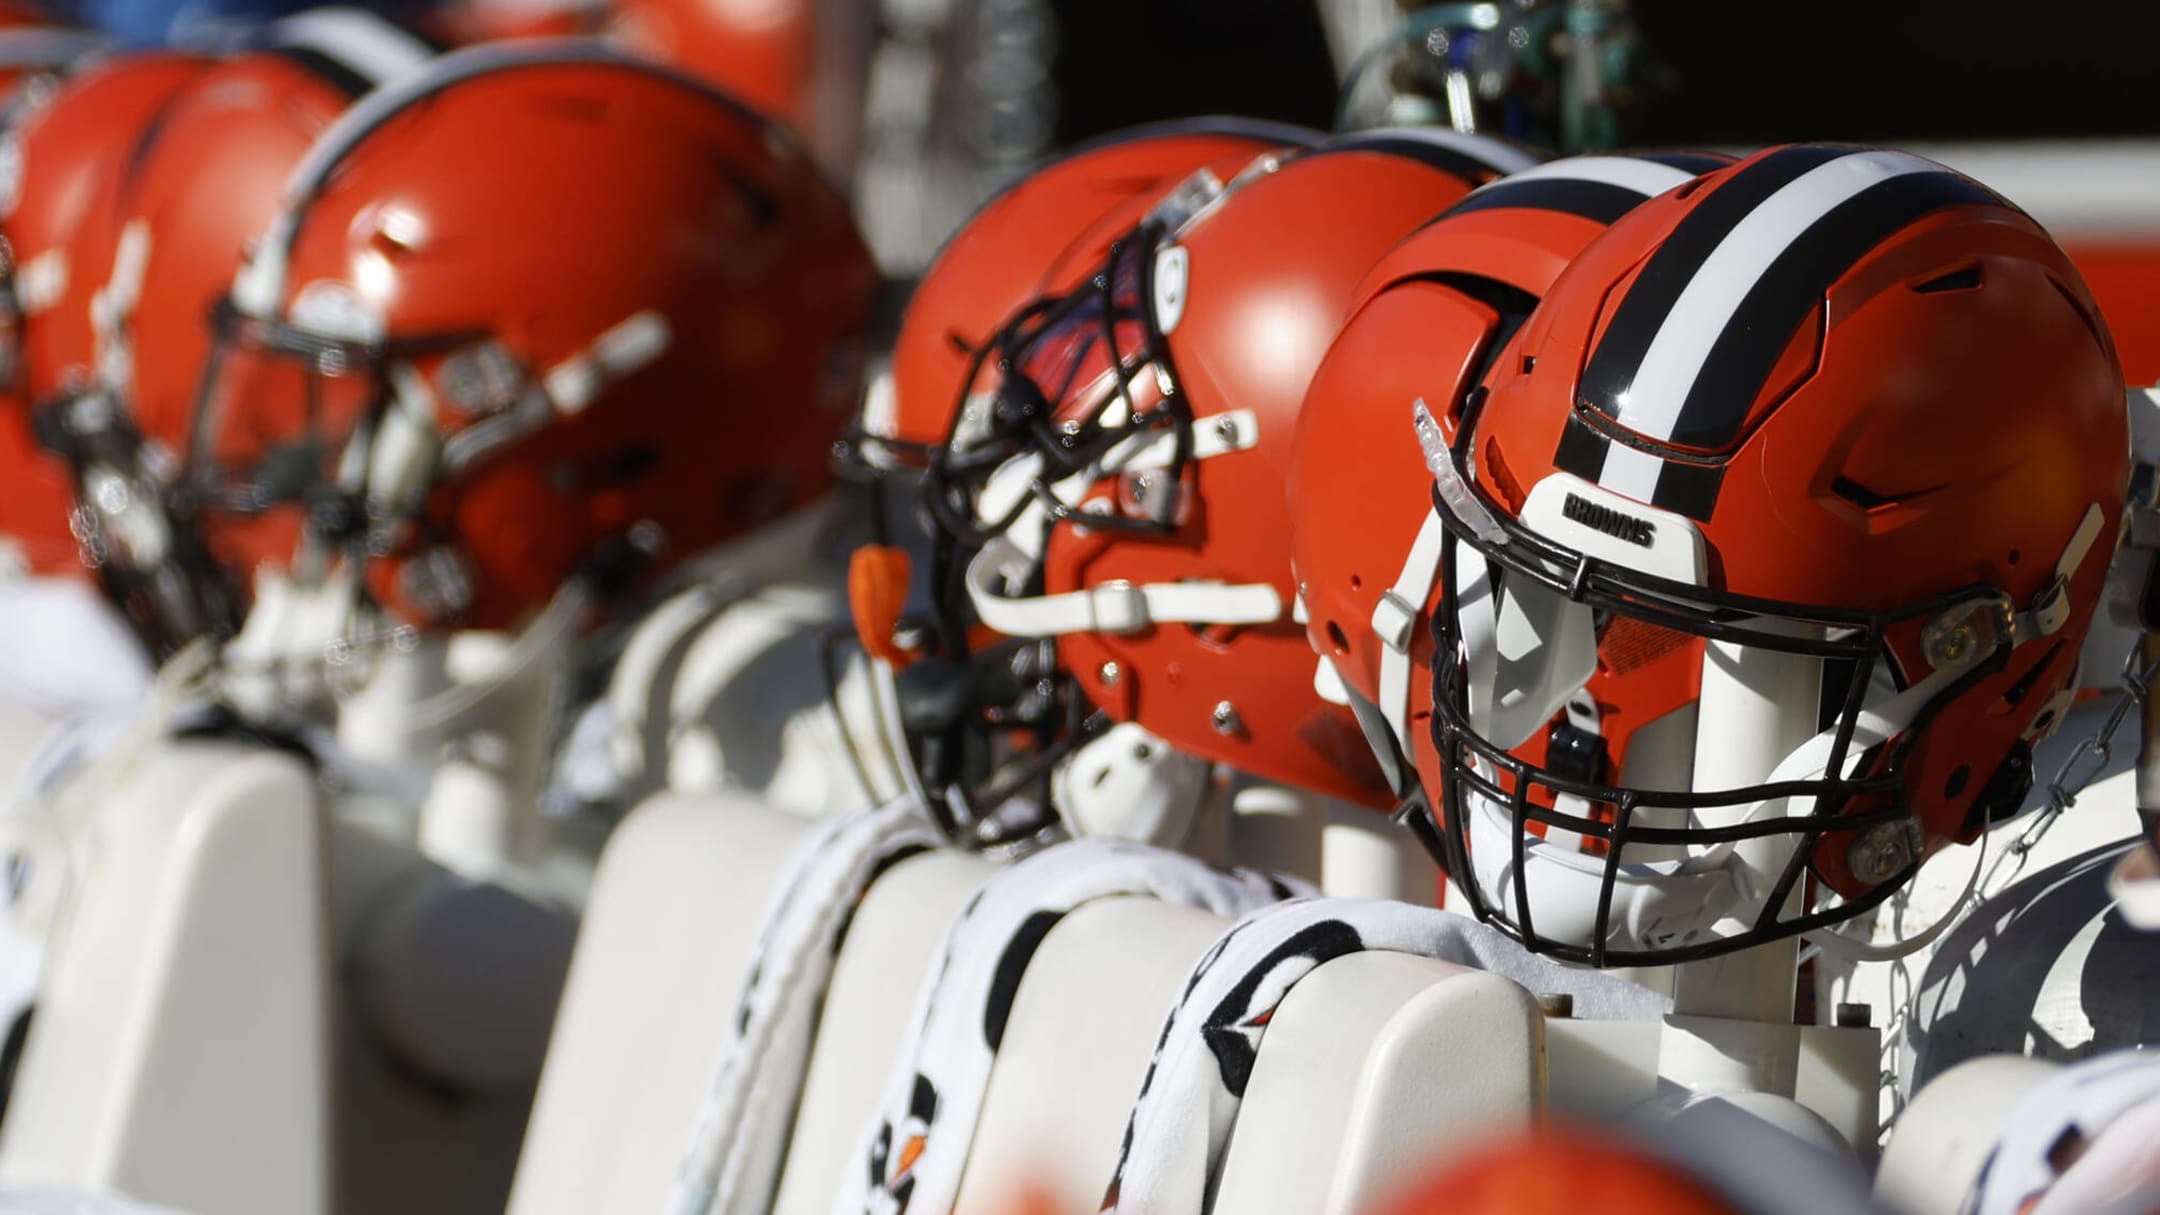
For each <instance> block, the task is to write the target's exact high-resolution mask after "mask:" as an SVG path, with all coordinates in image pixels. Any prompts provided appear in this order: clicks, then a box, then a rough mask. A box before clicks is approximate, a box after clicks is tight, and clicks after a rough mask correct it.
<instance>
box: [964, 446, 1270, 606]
mask: <svg viewBox="0 0 2160 1215" xmlns="http://www.w3.org/2000/svg"><path fill="white" fill-rule="evenodd" d="M1259 440H1260V425H1259V422H1258V420H1257V419H1256V418H1255V417H1254V416H1253V413H1252V411H1251V410H1249V409H1235V410H1230V411H1228V412H1225V413H1220V414H1215V415H1213V416H1211V417H1207V418H1201V419H1197V420H1196V421H1194V423H1193V440H1192V451H1191V457H1190V458H1192V459H1194V460H1211V459H1214V458H1216V457H1218V456H1224V455H1229V454H1231V453H1233V452H1240V451H1245V450H1247V449H1249V448H1251V447H1252V446H1253V445H1254V444H1256V443H1258V442H1259ZM1176 453H1177V438H1176V436H1175V435H1173V434H1171V433H1170V432H1168V431H1161V430H1152V431H1147V432H1144V433H1141V434H1135V435H1131V436H1128V437H1127V438H1125V439H1124V440H1122V441H1121V442H1119V443H1118V444H1116V445H1115V446H1113V447H1112V448H1111V449H1110V450H1109V451H1108V452H1107V453H1105V454H1104V455H1103V457H1102V459H1101V460H1099V461H1097V462H1096V463H1095V464H1093V465H1091V466H1089V467H1087V468H1085V469H1082V470H1081V471H1079V472H1077V473H1074V474H1072V475H1071V476H1069V477H1066V478H1064V479H1062V480H1060V481H1057V482H1055V483H1053V484H1052V485H1050V487H1049V489H1050V493H1051V494H1052V496H1054V497H1055V498H1056V499H1057V501H1058V502H1059V503H1061V504H1063V505H1064V506H1065V507H1066V508H1067V509H1068V510H1080V509H1083V505H1082V501H1083V499H1084V498H1085V497H1086V495H1087V494H1088V492H1089V491H1090V490H1091V489H1093V488H1094V486H1095V485H1096V484H1098V483H1099V482H1101V481H1102V480H1103V479H1104V478H1105V477H1115V476H1120V475H1122V474H1125V473H1132V472H1145V471H1149V470H1153V469H1166V468H1169V467H1170V465H1171V463H1172V461H1173V460H1174V459H1175V457H1176ZM1041 474H1042V457H1041V456H1039V455H1036V454H1033V453H1029V454H1027V455H1022V456H1016V457H1014V458H1013V459H1011V460H1008V461H1007V462H1006V463H1005V464H1004V465H1003V466H1001V467H1000V468H999V469H998V470H997V471H996V472H994V473H992V474H991V476H990V479H989V481H988V483H986V484H985V485H984V486H983V491H982V497H981V499H980V503H979V506H978V512H977V513H978V516H979V517H981V518H983V519H986V520H988V519H998V518H1002V517H1004V516H1005V515H1006V514H1007V513H1009V512H1010V511H1011V510H1012V508H1013V507H1014V506H1016V505H1018V504H1019V503H1020V502H1021V501H1022V500H1023V499H1024V498H1026V497H1027V496H1028V495H1029V494H1030V493H1032V492H1033V487H1034V486H1035V485H1036V484H1037V482H1038V481H1039V480H1040V477H1041ZM1106 505H1107V504H1106ZM1048 522H1049V515H1048V510H1047V507H1046V504H1044V503H1043V502H1041V501H1040V500H1036V501H1031V502H1028V503H1027V505H1026V506H1025V507H1024V508H1023V509H1022V510H1021V511H1020V513H1019V515H1018V516H1017V517H1016V518H1015V519H1014V521H1013V524H1012V526H1010V527H1008V528H1006V529H1005V531H1004V533H1003V534H1002V535H1000V536H999V537H998V538H997V539H995V540H993V541H991V542H990V543H989V544H987V545H985V546H984V547H983V550H982V551H981V552H979V553H977V554H976V555H975V558H974V559H973V560H972V561H970V562H969V563H968V570H967V580H966V583H967V590H968V598H969V600H970V601H971V602H972V603H973V604H974V606H975V613H976V616H977V617H978V618H979V619H980V620H981V621H982V623H983V624H984V625H986V626H988V627H989V628H991V629H994V630H996V631H997V632H999V633H1003V634H1004V635H1006V636H1008V637H1056V636H1061V635H1063V634H1067V633H1134V632H1138V631H1140V630H1142V629H1145V628H1148V627H1150V626H1152V625H1157V624H1224V625H1240V624H1267V623H1270V622H1272V621H1275V620H1279V619H1281V618H1282V614H1283V599H1282V594H1281V592H1279V591H1278V590H1276V588H1275V586H1274V585H1273V584H1272V583H1265V582H1247V583H1229V582H1200V581H1189V582H1148V583H1132V582H1125V581H1122V580H1120V581H1112V582H1106V583H1103V584H1102V585H1100V586H1093V587H1088V588H1086V589H1084V590H1077V591H1064V592H1060V593H1058V594H1051V595H1026V596H1020V595H1009V594H1007V593H1005V590H1004V588H1005V587H1008V586H1013V585H1020V584H1023V583H1024V582H1025V581H1027V579H1028V577H1029V576H1030V575H1031V574H1032V572H1033V571H1034V569H1035V567H1036V566H1037V565H1038V564H1039V563H1040V562H1041V560H1042V546H1043V544H1044V542H1045V540H1046V538H1047V537H1048V535H1049V528H1048V526H1046V525H1047V524H1048ZM1079 526H1084V525H1079Z"/></svg>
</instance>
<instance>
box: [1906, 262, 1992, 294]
mask: <svg viewBox="0 0 2160 1215" xmlns="http://www.w3.org/2000/svg"><path fill="white" fill-rule="evenodd" d="M1979 286H1980V267H1978V266H1959V267H1958V268H1957V269H1955V270H1950V271H1945V272H1944V273H1942V274H1938V275H1936V276H1935V277H1934V278H1931V279H1928V280H1927V281H1926V282H1921V283H1914V284H1913V288H1912V289H1913V294H1915V295H1939V294H1941V293H1943V292H1945V291H1971V290H1974V289H1976V288H1978V287H1979Z"/></svg>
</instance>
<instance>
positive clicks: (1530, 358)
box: [1522, 354, 1537, 375]
mask: <svg viewBox="0 0 2160 1215" xmlns="http://www.w3.org/2000/svg"><path fill="white" fill-rule="evenodd" d="M1535 370H1537V356H1536V355H1534V354H1526V355H1524V356H1523V357H1522V373H1523V374H1524V375H1529V374H1530V373H1531V372H1533V371H1535Z"/></svg>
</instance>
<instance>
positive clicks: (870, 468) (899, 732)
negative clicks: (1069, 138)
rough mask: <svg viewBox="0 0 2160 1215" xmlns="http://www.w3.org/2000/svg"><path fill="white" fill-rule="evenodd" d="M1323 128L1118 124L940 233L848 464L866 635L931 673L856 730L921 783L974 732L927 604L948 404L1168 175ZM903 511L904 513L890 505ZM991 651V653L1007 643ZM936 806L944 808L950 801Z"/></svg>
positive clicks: (937, 780) (871, 648)
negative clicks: (933, 504) (1021, 320)
mask: <svg viewBox="0 0 2160 1215" xmlns="http://www.w3.org/2000/svg"><path fill="white" fill-rule="evenodd" d="M1321 138H1322V136H1321V135H1320V134H1319V133H1318V132H1314V131H1308V130H1305V129H1303V128H1300V127H1290V126H1283V125H1279V124H1274V123H1261V122H1253V121H1249V120H1244V119H1221V118H1208V119H1198V120H1189V121H1181V122H1171V123H1161V124H1155V125H1150V126H1145V127H1138V128H1134V129H1132V130H1130V131H1123V132H1119V133H1118V134H1116V135H1113V136H1110V137H1107V138H1105V139H1103V140H1100V141H1097V142H1095V143H1092V144H1089V145H1086V146H1083V147H1081V148H1078V149H1075V150H1073V151H1072V152H1070V153H1068V154H1067V155H1066V156H1064V157H1063V158H1061V159H1059V160H1057V161H1055V162H1053V163H1051V164H1049V165H1047V166H1045V167H1044V168H1042V169H1039V170H1037V171H1036V172H1034V173H1033V174H1030V175H1029V176H1027V177H1026V178H1023V179H1021V180H1020V181H1019V182H1018V183H1016V184H1014V185H1013V186H1011V187H1010V188H1008V189H1007V190H1005V191H1004V192H1002V193H1000V194H998V195H996V196H995V197H993V198H992V199H990V200H989V201H988V202H986V203H985V204H984V205H983V206H982V208H981V209H980V210H979V211H977V212H976V213H975V215H974V216H973V217H971V218H970V219H969V220H968V221H967V222H966V223H965V224H964V225H963V226H962V227H961V228H960V229H959V231H958V232H957V233H955V234H954V235H953V236H952V237H951V239H950V240H948V241H947V242H946V245H945V247H944V249H942V250H941V251H940V252H939V254H938V256H937V258H936V260H934V261H933V262H932V263H931V265H930V268H929V270H928V271H927V273H925V274H924V276H923V279H922V281H921V283H920V284H918V285H917V286H916V288H915V290H914V292H913V294H912V295H911V296H910V297H909V299H908V305H907V310H906V312H905V313H904V314H903V316H902V318H901V323H900V331H899V334H898V336H897V337H896V338H895V339H894V342H893V349H892V355H891V360H890V363H889V365H888V367H887V369H886V371H885V372H884V374H883V375H881V376H880V377H879V379H878V381H877V383H876V384H874V385H873V387H872V389H871V391H870V392H869V393H867V394H866V395H865V397H864V405H863V411H862V414H861V416H860V418H859V420H858V421H857V423H856V424H855V425H854V426H853V427H851V428H850V430H849V433H848V436H847V438H846V440H845V441H844V442H843V443H842V445H841V447H840V449H839V457H840V459H839V466H840V468H841V471H842V472H843V474H844V475H846V476H848V477H850V478H851V479H854V480H858V481H863V482H866V483H868V484H869V485H870V486H871V492H870V493H869V495H868V496H867V500H868V502H869V505H870V508H871V520H870V521H871V525H872V526H871V530H872V535H873V537H874V538H875V540H876V542H877V543H876V544H875V545H874V546H867V547H865V548H864V549H861V550H858V552H857V554H856V557H855V560H854V563H853V569H852V571H851V578H850V591H851V598H852V599H853V600H854V608H855V616H856V621H857V632H858V633H859V635H860V636H861V639H862V641H863V644H864V647H865V649H866V650H867V652H868V653H869V654H871V655H872V656H873V657H874V658H875V659H876V660H877V661H878V663H879V665H880V667H881V668H882V669H880V670H879V671H877V672H875V677H876V678H877V679H878V680H879V681H880V682H881V683H890V682H891V679H892V673H893V670H894V669H898V668H906V667H909V666H911V665H912V664H913V663H914V661H915V660H916V659H917V658H925V657H927V658H929V659H931V662H930V663H929V664H928V665H927V666H925V667H924V668H923V669H922V670H917V671H913V672H912V673H904V674H900V675H899V677H898V678H899V686H895V687H893V688H892V690H891V694H890V696H888V697H885V698H882V699H884V700H886V701H888V702H889V703H888V704H887V706H886V710H885V716H886V717H887V718H888V719H890V720H888V721H886V722H885V723H882V724H881V725H880V726H879V727H878V728H876V729H874V730H871V731H868V732H865V731H859V730H858V731H855V733H857V734H864V733H868V734H869V735H870V736H871V739H870V742H871V745H872V746H873V747H875V748H876V749H877V750H879V751H880V752H884V751H895V752H902V753H904V755H899V754H896V755H895V756H894V760H895V762H896V764H897V766H898V767H900V768H901V769H902V770H903V773H904V774H905V775H906V776H908V777H910V778H911V782H912V784H913V785H914V787H916V788H917V789H918V790H919V791H921V790H926V789H927V788H929V787H932V786H939V785H942V784H943V783H945V782H946V781H947V780H949V777H945V776H942V775H941V774H942V773H944V772H946V771H947V770H948V769H949V768H950V767H951V765H952V764H953V763H954V762H955V761H956V759H957V757H958V756H959V755H960V754H961V752H962V750H963V749H964V747H965V746H966V744H965V742H964V741H963V740H964V739H965V738H966V737H970V736H971V735H970V732H969V729H968V727H967V726H966V725H965V724H964V723H963V721H962V720H961V718H962V716H963V715H965V714H967V713H969V712H971V711H972V709H971V706H970V705H968V704H966V703H959V702H955V700H954V698H953V697H951V696H950V695H947V694H945V692H946V691H948V690H949V689H950V688H951V687H952V686H954V683H953V680H952V678H951V675H952V674H953V672H954V671H955V668H954V667H953V666H952V665H951V664H950V663H946V662H944V661H943V660H944V659H945V657H946V655H945V654H944V653H943V651H942V648H941V647H940V646H938V644H937V630H936V628H935V627H934V623H932V621H933V618H934V616H935V615H936V613H935V612H934V611H933V610H932V608H931V606H930V605H931V603H932V602H934V601H935V600H937V599H938V598H940V597H941V596H954V595H958V594H960V593H961V588H960V583H959V576H960V573H961V571H962V569H963V568H964V561H962V560H959V559H958V555H957V554H956V553H955V552H954V550H953V548H952V547H951V545H949V544H947V543H943V542H941V541H939V540H938V537H937V533H936V532H935V530H934V529H929V528H927V526H926V524H925V521H924V520H922V519H921V518H920V517H919V516H920V515H921V514H922V512H921V510H920V502H921V499H920V493H921V488H922V486H921V475H922V472H923V470H924V469H925V468H927V467H928V464H929V460H930V455H931V453H932V452H933V451H934V450H936V449H937V448H938V447H939V446H941V445H942V444H943V443H944V441H945V438H946V436H947V435H948V434H949V433H950V432H951V429H952V419H953V414H954V411H955V410H956V409H959V408H963V407H972V408H981V407H982V405H983V403H984V402H986V401H987V400H989V399H990V397H991V395H992V394H993V390H994V387H995V384H994V376H995V372H996V368H995V366H994V365H991V364H988V363H986V361H985V359H984V358H983V357H982V352H984V351H986V350H987V349H988V348H989V347H990V346H991V345H992V344H993V341H994V339H995V337H996V335H997V334H998V332H999V331H1000V329H1001V328H1002V327H1003V326H1005V325H1006V324H1007V323H1008V322H1009V321H1011V320H1012V319H1013V318H1014V317H1015V316H1016V315H1018V314H1020V313H1021V312H1022V311H1023V309H1025V308H1026V307H1027V305H1029V304H1030V303H1031V302H1032V301H1035V300H1038V299H1042V298H1045V297H1046V296H1055V295H1056V294H1057V293H1059V292H1062V291H1065V290H1068V289H1070V288H1071V287H1072V285H1073V284H1074V282H1075V281H1077V280H1079V279H1081V278H1083V277H1085V276H1086V275H1087V274H1088V273H1089V272H1091V271H1092V270H1094V269H1095V268H1096V267H1098V266H1099V265H1100V264H1101V262H1102V259H1103V257H1104V256H1105V255H1106V254H1107V252H1108V250H1109V248H1110V245H1111V244H1112V243H1113V242H1114V241H1116V240H1117V239H1119V238H1120V237H1122V236H1124V235H1125V234H1126V233H1127V232H1128V231H1130V230H1131V228H1132V227H1133V225H1134V224H1135V223H1137V222H1139V220H1140V218H1141V217H1142V215H1144V214H1145V212H1146V210H1147V208H1148V207H1149V206H1151V205H1153V204H1154V203H1155V201H1156V200H1157V199H1159V198H1160V197H1161V196H1162V195H1163V194H1164V193H1166V192H1167V191H1168V190H1169V189H1170V188H1171V187H1172V186H1173V185H1175V184H1177V183H1178V182H1180V181H1182V180H1184V179H1186V178H1187V177H1189V176H1190V175H1192V174H1194V173H1197V172H1202V171H1205V172H1207V173H1209V174H1211V175H1213V177H1214V178H1215V179H1216V180H1222V179H1227V178H1229V177H1232V176H1234V175H1236V173H1237V172H1238V171H1239V170H1240V169H1243V168H1244V167H1245V166H1246V165H1248V164H1250V163H1252V162H1253V161H1254V160H1255V159H1256V158H1258V157H1259V156H1261V155H1262V154H1264V153H1267V152H1269V151H1273V150H1278V149H1282V148H1290V147H1302V146H1306V145H1309V144H1312V143H1315V142H1317V141H1319V140H1320V139H1321ZM895 514H897V515H903V516H905V517H903V518H890V517H888V516H890V515H895ZM926 533H927V534H926ZM925 540H927V541H929V543H927V544H925V543H924V542H923V541H925ZM925 549H927V551H924V550H925ZM911 553H912V555H911ZM916 557H922V558H924V560H923V562H922V564H923V565H924V566H925V567H926V568H925V569H924V570H923V573H924V574H925V577H921V578H917V577H915V576H914V573H915V567H916V560H915V558H916ZM989 648H990V649H991V650H992V651H993V653H992V655H991V659H992V661H995V659H996V658H997V657H1000V656H1002V655H1001V654H1000V652H999V651H998V647H995V646H992V647H989ZM1037 649H1039V647H1037ZM1027 652H1028V653H1034V652H1036V651H1035V650H1028V651H1027ZM911 744H912V745H911ZM931 804H932V807H933V812H935V813H940V814H942V812H943V803H942V801H941V800H937V799H933V800H932V803H931ZM946 825H947V826H948V827H951V826H953V825H954V824H952V823H950V822H948V823H947V824H946Z"/></svg>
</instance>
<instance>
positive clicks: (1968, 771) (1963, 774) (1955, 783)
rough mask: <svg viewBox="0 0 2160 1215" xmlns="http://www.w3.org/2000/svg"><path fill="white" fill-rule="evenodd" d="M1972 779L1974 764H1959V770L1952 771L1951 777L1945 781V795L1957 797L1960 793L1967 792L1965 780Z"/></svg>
mask: <svg viewBox="0 0 2160 1215" xmlns="http://www.w3.org/2000/svg"><path fill="white" fill-rule="evenodd" d="M1971 779H1972V765H1971V764H1959V765H1958V766H1957V771H1955V772H1952V773H1951V774H1950V779H1949V780H1948V781H1945V782H1944V783H1943V796H1944V797H1956V796H1957V795H1958V794H1960V793H1963V792H1965V782H1967V781H1969V780H1971Z"/></svg>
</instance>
